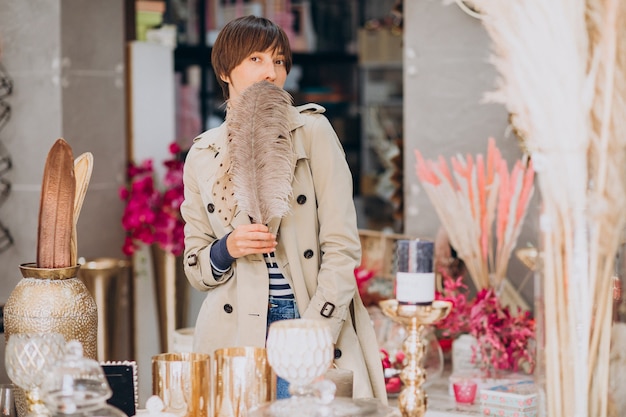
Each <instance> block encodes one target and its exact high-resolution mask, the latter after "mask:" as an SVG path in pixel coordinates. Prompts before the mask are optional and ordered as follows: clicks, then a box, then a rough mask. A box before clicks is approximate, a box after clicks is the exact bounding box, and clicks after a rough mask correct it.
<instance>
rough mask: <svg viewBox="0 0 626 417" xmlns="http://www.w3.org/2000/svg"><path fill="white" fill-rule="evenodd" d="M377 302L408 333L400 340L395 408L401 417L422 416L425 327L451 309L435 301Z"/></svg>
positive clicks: (423, 402)
mask: <svg viewBox="0 0 626 417" xmlns="http://www.w3.org/2000/svg"><path fill="white" fill-rule="evenodd" d="M379 304H380V308H381V309H382V311H383V314H385V316H387V317H389V318H390V319H391V320H393V321H395V322H396V323H400V324H402V325H403V326H404V327H405V328H406V329H407V332H408V336H407V337H406V339H404V342H403V343H402V349H403V351H404V354H405V355H406V359H405V365H404V367H403V368H402V371H401V372H400V380H401V381H402V382H403V384H404V388H402V391H400V395H399V396H398V408H399V409H400V413H401V414H402V417H422V416H424V414H426V409H427V407H428V396H427V395H426V392H425V391H424V389H423V388H422V385H423V384H424V381H426V370H425V369H424V367H423V366H422V360H423V358H424V353H425V350H426V339H425V337H424V335H425V330H426V327H427V326H430V325H432V324H435V323H437V322H439V321H440V320H443V319H444V318H446V316H447V315H448V314H449V313H450V310H452V303H451V302H449V301H441V300H436V301H433V303H432V305H427V306H417V305H404V304H399V303H398V301H397V300H386V301H381V302H380V303H379Z"/></svg>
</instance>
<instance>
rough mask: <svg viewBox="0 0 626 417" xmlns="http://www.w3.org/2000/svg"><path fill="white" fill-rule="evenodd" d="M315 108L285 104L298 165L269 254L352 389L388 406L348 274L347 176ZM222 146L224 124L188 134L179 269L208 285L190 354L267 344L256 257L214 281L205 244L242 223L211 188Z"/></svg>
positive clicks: (353, 239) (264, 279)
mask: <svg viewBox="0 0 626 417" xmlns="http://www.w3.org/2000/svg"><path fill="white" fill-rule="evenodd" d="M323 111H324V109H323V108H322V107H320V106H318V105H315V104H309V105H306V106H300V107H299V108H296V107H292V108H291V112H290V114H288V115H287V116H288V118H289V122H290V126H291V129H292V140H293V148H294V151H295V153H296V156H297V163H296V168H295V172H294V179H293V183H292V185H293V195H292V198H291V201H290V207H291V210H290V213H289V214H287V215H286V216H285V217H284V218H283V219H282V220H276V221H272V222H271V223H270V225H269V226H270V229H271V230H273V231H276V230H278V235H277V236H278V238H277V241H278V246H277V248H276V259H277V262H278V264H279V266H280V268H281V270H282V272H283V274H284V275H285V277H286V279H287V280H288V281H289V283H290V284H291V286H292V288H293V290H294V293H295V298H296V303H297V306H298V310H299V312H300V315H301V316H302V317H303V318H310V319H316V320H323V321H324V322H326V323H328V324H329V325H330V328H331V331H332V333H333V335H334V338H335V341H336V345H335V348H336V350H335V358H336V359H335V363H336V364H337V366H338V367H340V368H346V369H350V370H352V371H353V372H354V396H355V397H376V398H379V399H381V401H382V402H383V403H385V404H386V402H387V397H386V392H385V386H384V379H383V373H382V365H381V359H380V353H379V347H378V344H377V341H376V336H375V333H374V329H373V327H372V323H371V319H370V317H369V314H368V312H367V310H366V309H365V307H364V306H363V303H362V301H361V299H360V297H359V295H358V292H357V288H356V281H355V279H354V268H355V267H357V266H358V265H359V262H360V256H361V247H360V242H359V236H358V230H357V226H356V213H355V208H354V202H353V200H352V177H351V174H350V171H349V168H348V165H347V163H346V160H345V155H344V153H343V149H342V148H341V144H340V142H339V140H338V138H337V135H336V134H335V132H334V130H333V128H332V126H331V125H330V123H329V122H328V119H327V118H326V117H325V116H323V115H322V114H321V113H322V112H323ZM313 142H315V143H313ZM225 146H226V127H225V124H223V125H222V126H220V127H218V128H215V129H212V130H209V131H207V132H205V133H203V134H202V135H201V136H200V137H198V138H196V140H195V143H194V145H193V146H192V148H191V149H190V151H189V154H188V156H187V159H186V162H185V171H184V182H185V201H184V203H183V205H182V207H181V212H182V215H183V218H184V220H185V222H186V225H185V254H184V262H185V273H186V275H187V278H188V280H189V282H190V283H191V285H192V286H193V287H194V288H196V289H198V290H200V291H207V296H206V299H205V300H204V302H203V304H202V307H201V309H200V312H199V314H198V318H197V322H196V329H195V338H194V351H196V352H207V353H213V351H214V350H215V349H218V348H222V347H232V346H265V337H266V321H267V308H268V287H269V278H268V272H267V268H266V266H265V262H264V259H263V257H262V255H251V256H246V257H243V258H239V259H237V260H236V262H235V263H234V264H233V266H232V267H231V268H230V270H229V271H228V272H227V273H226V274H225V276H224V277H223V278H222V279H221V280H220V281H216V280H215V279H214V277H213V275H212V272H211V267H210V261H209V249H210V246H211V245H212V244H213V243H214V242H215V241H216V239H219V238H221V237H223V236H224V235H226V234H227V233H229V232H230V231H232V230H233V229H234V228H235V227H236V226H237V225H238V224H242V223H249V222H250V220H249V218H248V215H247V214H246V213H241V212H237V211H235V213H234V216H233V217H232V220H230V221H229V222H228V223H227V222H226V220H225V218H224V216H222V217H221V218H220V213H225V212H226V211H228V209H227V208H226V207H223V206H222V203H221V199H214V197H213V195H212V194H213V192H212V190H213V185H214V182H215V181H216V172H218V167H219V166H220V164H221V163H222V156H223V154H224V152H223V150H224V149H225ZM218 200H220V201H218ZM318 219H319V222H318ZM327 303H331V304H332V305H334V306H335V308H334V311H332V314H331V315H330V317H328V318H327V317H324V315H323V314H322V313H324V314H326V313H328V312H329V307H330V306H331V304H327ZM351 305H352V308H350V306H351ZM351 311H353V312H354V315H352V312H351Z"/></svg>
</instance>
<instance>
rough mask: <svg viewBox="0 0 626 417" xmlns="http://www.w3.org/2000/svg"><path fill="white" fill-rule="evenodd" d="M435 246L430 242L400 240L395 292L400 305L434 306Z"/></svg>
mask: <svg viewBox="0 0 626 417" xmlns="http://www.w3.org/2000/svg"><path fill="white" fill-rule="evenodd" d="M434 246H435V245H434V242H432V241H429V240H419V239H417V240H398V242H397V246H396V285H395V292H396V300H398V303H399V304H405V305H430V304H432V302H433V300H434V299H435V274H434V272H433V250H434Z"/></svg>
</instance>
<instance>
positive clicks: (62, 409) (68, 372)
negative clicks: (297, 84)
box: [42, 340, 126, 417]
mask: <svg viewBox="0 0 626 417" xmlns="http://www.w3.org/2000/svg"><path fill="white" fill-rule="evenodd" d="M44 381H45V382H44V384H43V388H42V391H43V392H42V396H43V399H44V403H45V404H46V407H47V408H48V410H49V411H50V415H51V416H52V417H86V416H102V417H126V414H125V413H124V412H123V411H121V410H120V409H118V408H115V407H113V406H111V405H109V404H107V400H108V399H109V398H111V395H112V394H113V392H112V391H111V388H110V387H109V383H108V382H107V379H106V376H105V375H104V371H103V369H102V367H101V366H100V364H99V363H98V362H96V361H95V360H93V359H88V358H85V357H83V346H82V345H81V344H80V342H78V341H77V340H72V341H70V342H68V343H67V347H66V353H65V356H64V357H63V359H61V360H60V361H58V362H57V363H56V364H54V365H53V366H52V367H51V368H50V371H49V373H48V374H47V375H46V377H45V378H44Z"/></svg>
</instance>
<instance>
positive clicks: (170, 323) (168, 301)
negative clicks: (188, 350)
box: [151, 245, 189, 352]
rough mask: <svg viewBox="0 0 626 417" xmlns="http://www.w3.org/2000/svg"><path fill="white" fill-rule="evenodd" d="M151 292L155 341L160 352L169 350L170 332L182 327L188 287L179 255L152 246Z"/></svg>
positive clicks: (170, 344)
mask: <svg viewBox="0 0 626 417" xmlns="http://www.w3.org/2000/svg"><path fill="white" fill-rule="evenodd" d="M151 250H152V265H153V273H154V289H155V293H156V298H157V300H156V301H157V313H158V320H159V323H158V324H159V341H160V344H161V351H162V352H169V351H170V348H171V347H172V343H171V340H172V337H173V334H174V331H175V330H176V329H179V328H181V327H183V326H184V325H185V320H186V309H187V300H188V298H189V297H188V284H187V281H186V279H185V272H184V269H183V262H182V258H181V257H180V256H175V255H173V254H171V253H170V252H167V251H164V250H163V249H161V248H160V247H159V246H157V245H152V247H151Z"/></svg>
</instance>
